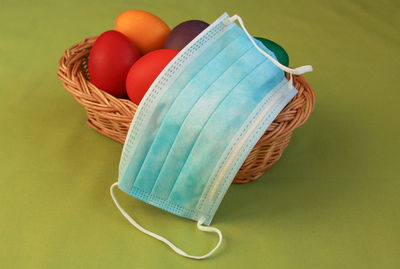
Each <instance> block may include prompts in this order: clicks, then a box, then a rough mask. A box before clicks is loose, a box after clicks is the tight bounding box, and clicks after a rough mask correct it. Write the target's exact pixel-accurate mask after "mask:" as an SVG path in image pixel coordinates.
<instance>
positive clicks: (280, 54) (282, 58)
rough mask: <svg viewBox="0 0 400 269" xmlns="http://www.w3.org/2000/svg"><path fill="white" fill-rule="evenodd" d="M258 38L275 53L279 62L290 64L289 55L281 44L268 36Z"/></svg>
mask: <svg viewBox="0 0 400 269" xmlns="http://www.w3.org/2000/svg"><path fill="white" fill-rule="evenodd" d="M256 39H258V40H260V41H261V42H262V43H263V44H264V46H266V47H267V48H268V49H270V50H271V51H272V52H273V53H274V54H275V56H276V58H277V59H278V62H280V63H281V64H283V65H285V66H288V65H289V56H288V54H287V53H286V51H285V50H284V49H283V48H282V47H281V46H280V45H278V44H277V43H275V42H274V41H271V40H269V39H266V38H262V37H256Z"/></svg>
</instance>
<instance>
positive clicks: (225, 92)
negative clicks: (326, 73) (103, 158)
mask: <svg viewBox="0 0 400 269" xmlns="http://www.w3.org/2000/svg"><path fill="white" fill-rule="evenodd" d="M234 20H238V21H239V23H240V24H241V26H242V28H240V27H239V26H238V25H236V24H235V23H233V22H234ZM283 70H284V71H286V72H288V73H290V74H302V73H304V72H308V71H311V70H312V68H311V66H303V67H300V68H297V69H290V68H288V67H285V66H283V65H281V64H279V62H278V61H277V60H276V58H275V56H274V55H273V53H272V52H271V51H269V50H268V49H267V48H266V47H264V45H263V44H262V43H261V42H259V41H258V40H256V39H253V38H252V37H251V36H250V35H249V34H248V32H247V30H246V29H245V28H244V25H243V22H242V20H241V18H240V17H239V16H237V15H235V16H233V17H229V16H228V15H227V14H226V13H225V14H223V15H222V16H221V17H220V18H219V19H217V20H216V21H215V22H214V23H213V24H211V25H210V26H209V27H208V28H207V29H205V30H204V31H203V32H202V33H201V34H200V35H199V36H197V37H196V38H195V39H194V40H193V41H192V42H191V43H190V44H188V45H187V46H186V47H185V48H184V49H183V50H182V51H181V52H180V53H179V54H178V55H177V56H176V57H175V58H174V59H173V60H172V61H171V62H170V63H169V64H168V66H167V67H166V68H165V69H164V70H163V72H162V73H161V74H160V75H159V76H158V77H157V79H156V80H155V81H154V82H153V84H152V85H151V87H150V89H149V90H148V92H147V93H146V95H145V96H144V98H143V100H142V101H141V103H140V105H139V107H138V109H137V111H136V114H135V116H134V118H133V120H132V123H131V126H130V129H129V132H128V134H127V138H126V141H125V144H124V148H123V152H122V157H121V162H120V167H119V179H118V182H116V183H114V184H113V185H112V187H111V195H112V197H113V199H114V202H115V203H116V204H117V206H118V208H119V209H120V211H121V212H122V213H123V215H124V216H125V217H126V218H127V219H128V220H129V221H130V222H131V223H132V224H133V225H134V226H136V227H137V228H138V229H139V230H141V231H142V232H144V233H146V234H148V235H150V236H153V237H155V238H156V239H158V240H161V241H163V242H164V243H166V244H168V245H169V246H170V247H171V248H172V249H173V250H174V251H176V252H177V253H178V254H180V255H183V256H186V257H189V258H195V259H202V258H206V257H208V256H210V255H211V254H212V253H213V252H214V251H215V250H216V249H217V248H218V247H219V245H220V243H221V240H222V234H221V232H220V231H219V230H218V229H217V228H213V227H207V226H203V224H205V225H209V224H210V223H211V220H212V218H213V216H214V214H215V212H216V210H217V208H218V206H219V204H220V203H221V200H222V198H223V197H224V195H225V193H226V191H227V189H228V187H229V186H230V184H231V182H232V180H233V178H234V176H235V174H236V173H237V171H238V170H239V168H240V167H241V165H242V163H243V162H244V161H245V159H246V157H247V155H248V154H249V153H250V151H251V149H252V148H253V147H254V145H255V144H256V142H257V141H258V140H259V139H260V137H261V136H262V134H263V133H264V132H265V130H266V129H267V127H268V126H269V125H270V124H271V122H272V121H273V120H274V118H275V117H276V116H277V115H278V114H279V112H280V111H281V110H282V109H283V108H284V107H285V106H286V104H287V103H288V102H289V101H290V100H291V99H292V98H293V97H294V96H295V95H296V93H297V90H296V89H295V88H294V87H293V85H292V80H291V79H290V80H287V79H286V78H285V76H284V72H283ZM117 185H118V186H119V188H120V189H121V190H122V191H124V192H126V193H128V194H129V195H131V196H133V197H136V198H138V199H140V200H142V201H144V202H146V203H149V204H151V205H154V206H156V207H159V208H161V209H164V210H166V211H168V212H171V213H173V214H176V215H178V216H181V217H185V218H189V219H193V220H196V221H198V223H197V226H198V228H199V229H200V230H203V231H208V232H216V233H217V234H218V235H219V238H220V240H219V242H218V244H217V246H216V247H215V248H214V249H213V250H212V251H210V252H209V253H208V254H206V255H204V256H192V255H188V254H187V253H185V252H183V251H182V250H180V249H178V248H177V247H175V246H174V245H173V244H172V243H171V242H169V241H168V240H166V239H165V238H163V237H161V236H159V235H156V234H154V233H152V232H150V231H148V230H146V229H144V228H143V227H141V226H140V225H139V224H138V223H136V222H135V221H134V220H133V219H132V218H131V217H130V216H129V215H128V214H127V213H126V212H125V211H124V210H123V209H122V207H121V206H120V205H119V204H118V202H117V200H116V199H115V196H114V194H113V188H114V187H115V186H117Z"/></svg>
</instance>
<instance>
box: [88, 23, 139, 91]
mask: <svg viewBox="0 0 400 269" xmlns="http://www.w3.org/2000/svg"><path fill="white" fill-rule="evenodd" d="M139 57H140V54H139V51H138V49H137V48H136V47H135V46H133V45H132V43H131V42H130V41H129V39H128V38H127V37H126V36H124V35H123V34H121V33H120V32H117V31H114V30H111V31H107V32H104V33H103V34H101V35H100V36H99V37H98V38H97V39H96V41H95V43H94V44H93V47H92V48H91V50H90V54H89V60H88V71H89V77H90V81H91V82H92V83H93V84H94V85H95V86H96V87H97V88H99V89H101V90H103V91H106V92H108V93H109V94H111V95H113V96H115V97H119V98H122V97H126V88H125V79H126V75H127V74H128V72H129V69H130V68H131V66H132V65H133V63H134V62H135V61H136V60H137V59H139Z"/></svg>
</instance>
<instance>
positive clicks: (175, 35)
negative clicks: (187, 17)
mask: <svg viewBox="0 0 400 269" xmlns="http://www.w3.org/2000/svg"><path fill="white" fill-rule="evenodd" d="M208 25H209V24H208V23H206V22H204V21H200V20H191V21H185V22H182V23H181V24H179V25H177V26H175V28H174V29H172V31H171V33H170V34H169V35H168V37H167V39H166V41H165V43H164V48H165V49H176V50H181V49H183V48H184V47H185V46H186V45H187V44H188V43H189V42H190V41H192V40H193V39H194V38H195V37H196V36H198V35H199V34H200V33H201V32H202V31H203V30H204V29H206V28H207V27H208Z"/></svg>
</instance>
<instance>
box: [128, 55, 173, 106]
mask: <svg viewBox="0 0 400 269" xmlns="http://www.w3.org/2000/svg"><path fill="white" fill-rule="evenodd" d="M178 53H179V51H178V50H174V49H159V50H154V51H152V52H149V53H147V54H146V55H144V56H142V57H141V58H140V59H139V60H137V61H136V62H135V63H134V64H133V65H132V67H131V69H130V70H129V73H128V76H127V77H126V91H127V93H128V96H129V99H131V100H132V101H133V102H134V103H135V104H139V103H140V101H141V100H142V98H143V96H144V95H145V93H146V92H147V90H148V89H149V88H150V86H151V84H152V83H153V81H154V80H155V79H156V78H157V76H158V75H159V74H160V73H161V71H162V70H163V69H164V67H165V66H166V65H167V64H168V63H169V62H170V61H171V60H172V59H173V58H174V57H175V56H176V55H177V54H178Z"/></svg>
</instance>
